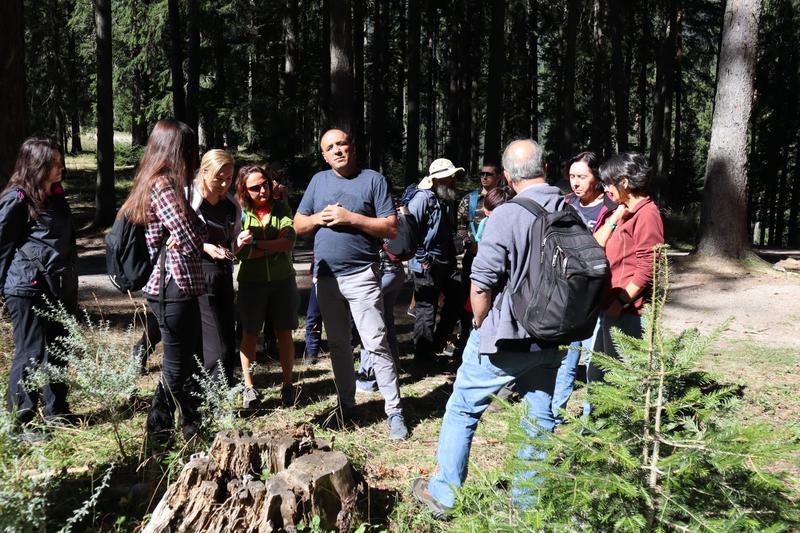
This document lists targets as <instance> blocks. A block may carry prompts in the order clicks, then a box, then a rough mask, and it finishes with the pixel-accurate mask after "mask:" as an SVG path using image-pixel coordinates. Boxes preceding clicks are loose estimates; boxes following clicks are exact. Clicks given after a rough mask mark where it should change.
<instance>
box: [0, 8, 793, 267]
mask: <svg viewBox="0 0 800 533" xmlns="http://www.w3.org/2000/svg"><path fill="white" fill-rule="evenodd" d="M728 4H729V6H728V7H729V8H735V7H737V5H739V4H745V8H746V9H748V10H750V11H751V13H755V15H754V16H753V15H750V17H751V18H753V19H754V20H753V21H752V22H753V23H752V24H750V25H749V26H748V27H747V28H744V29H743V28H736V29H735V32H736V33H739V34H744V40H747V39H749V41H748V42H747V43H744V44H743V49H745V50H749V51H750V52H754V53H755V55H754V57H753V58H752V59H751V60H750V61H754V65H750V66H749V70H748V72H752V76H751V79H744V80H741V82H743V83H745V84H752V86H751V87H750V89H749V90H750V92H751V93H752V98H751V99H750V100H751V103H752V112H751V113H749V114H748V115H749V116H748V118H747V121H746V122H745V123H737V124H736V125H735V127H734V129H735V130H738V131H739V133H740V134H741V135H746V147H745V148H744V149H745V150H746V153H744V154H743V156H744V157H746V161H745V163H746V164H745V165H743V166H742V167H741V168H742V171H743V172H746V176H740V177H739V178H737V179H739V181H737V182H736V185H735V188H737V189H739V196H741V200H737V202H736V207H735V208H734V206H733V205H731V204H729V203H725V202H724V201H723V200H721V199H720V197H721V194H722V193H719V192H717V193H716V194H715V195H714V196H715V198H714V199H712V200H709V201H714V200H716V201H721V202H722V203H721V204H718V207H719V208H730V209H731V210H732V211H737V213H736V216H737V217H739V218H741V223H737V224H738V225H740V226H743V228H742V232H741V233H743V235H742V236H741V239H740V240H741V241H742V244H740V245H739V248H740V249H741V247H742V246H744V245H745V244H746V245H750V244H755V245H761V246H772V247H781V246H787V245H788V246H793V247H796V246H798V243H800V233H798V230H799V229H800V226H798V208H800V142H799V141H800V137H799V136H798V133H797V132H798V127H797V126H798V119H799V117H798V98H797V95H796V93H797V87H798V80H800V63H799V62H798V51H797V47H796V43H797V42H798V41H799V39H798V31H799V30H798V24H797V22H798V20H797V19H798V9H797V8H798V2H797V1H796V0H764V1H763V3H762V2H733V1H732V2H728ZM725 8H726V6H725V3H724V2H721V1H718V0H629V1H623V0H568V1H566V2H552V1H548V0H495V1H491V2H482V1H479V0H385V1H363V0H337V1H334V0H323V1H306V0H286V1H270V0H225V1H213V2H212V1H208V0H93V1H89V0H36V1H33V0H25V1H23V0H10V1H6V2H3V7H2V8H0V15H2V24H3V26H4V31H3V32H2V33H3V34H2V36H0V39H2V41H1V42H0V47H1V48H0V49H2V50H3V54H2V57H3V58H4V62H3V71H2V73H0V90H1V91H2V94H3V104H2V105H3V107H4V108H5V109H3V110H2V113H0V115H2V117H0V145H1V146H2V155H1V156H0V167H2V168H3V171H4V172H6V173H7V172H8V170H9V167H10V165H11V161H13V156H14V153H15V147H16V146H18V144H19V142H20V140H21V139H22V138H24V136H26V135H30V134H37V135H50V136H53V137H55V138H57V139H60V141H61V143H62V144H63V145H64V146H66V147H68V150H69V151H70V152H71V153H78V152H80V151H81V149H82V146H81V140H80V139H81V137H80V134H81V132H82V131H85V130H91V131H96V133H97V139H98V144H97V146H98V149H97V160H98V173H99V176H98V191H97V198H98V204H97V214H96V217H95V221H96V222H97V223H98V224H99V225H101V226H102V225H105V224H108V223H109V221H110V220H111V219H113V214H114V212H115V206H116V205H118V204H119V202H120V199H119V198H117V199H114V193H113V185H110V184H112V183H113V167H112V166H111V165H112V162H113V161H114V159H115V156H114V155H113V152H114V150H115V149H116V151H117V156H116V157H117V159H119V158H120V157H121V156H123V157H124V156H127V157H128V159H132V160H133V162H135V159H136V154H137V153H139V152H137V150H140V147H141V146H142V145H143V144H144V143H145V142H146V140H147V135H148V131H149V128H150V127H152V125H153V124H154V123H155V121H156V120H158V119H159V118H163V117H168V116H173V117H176V118H178V119H181V120H184V121H186V122H187V123H188V124H190V125H191V126H192V127H193V128H195V129H196V131H197V133H198V142H199V145H200V147H201V150H202V149H208V148H214V147H223V148H227V149H230V150H233V151H247V152H255V153H261V154H263V155H264V156H265V157H266V158H267V159H268V160H270V161H271V162H272V163H275V164H277V166H279V167H280V168H283V169H285V170H286V171H287V172H288V174H289V175H290V176H291V178H292V180H293V182H294V183H295V184H296V186H298V187H303V186H304V185H305V183H306V182H307V180H308V178H309V177H310V173H311V167H313V166H316V165H318V164H319V163H318V159H316V158H315V157H316V156H315V154H316V151H317V146H316V144H317V139H318V136H319V134H320V131H321V130H322V129H323V128H325V127H328V126H331V125H338V126H342V127H345V128H347V129H348V130H349V131H351V132H352V133H353V136H354V138H355V140H356V144H357V146H358V153H359V154H360V158H361V160H362V164H363V165H366V166H368V167H370V168H373V169H376V170H379V171H381V172H383V173H384V174H385V175H387V176H388V177H389V178H390V179H391V180H392V182H393V183H394V184H395V186H398V187H399V186H400V185H402V184H404V183H410V182H413V181H416V180H417V179H418V178H419V176H420V172H421V171H422V170H424V169H425V168H427V165H428V163H429V162H430V161H432V160H433V159H435V158H437V157H448V158H450V159H452V160H453V161H455V162H456V164H457V165H460V166H464V167H465V168H467V170H468V175H474V174H475V171H476V169H477V168H478V165H480V164H482V163H483V162H484V161H492V160H497V159H498V158H499V155H500V151H501V149H502V146H503V145H504V143H506V142H507V141H509V140H512V139H514V138H518V137H527V136H530V137H533V138H535V139H539V140H541V141H542V143H543V144H544V146H545V147H546V149H547V151H548V163H549V165H548V168H549V173H550V179H551V181H553V182H557V181H558V180H559V177H560V174H561V172H562V168H561V166H562V165H561V162H563V161H564V160H566V159H568V158H569V157H570V156H571V155H574V154H575V153H577V152H579V151H582V150H587V149H589V150H593V151H595V152H597V153H599V154H601V155H602V156H607V155H609V154H611V153H614V152H618V151H625V150H636V151H640V152H642V153H644V154H646V155H647V156H648V157H649V159H650V161H651V164H652V166H653V169H654V176H655V187H654V190H653V191H652V192H653V195H654V196H655V198H656V199H657V200H658V203H659V205H660V206H661V208H662V210H663V211H664V212H665V214H667V215H668V220H674V221H675V224H673V225H672V226H673V227H675V228H679V229H678V230H676V231H677V233H678V235H677V236H675V238H674V239H673V240H676V241H683V242H686V243H688V244H694V243H695V239H696V229H697V224H698V221H697V220H698V216H699V212H700V209H699V206H700V203H701V201H702V199H703V191H704V184H705V176H706V170H707V169H706V163H707V160H708V155H709V145H710V140H711V130H712V115H713V113H714V107H715V95H716V93H717V84H718V79H719V78H720V73H721V72H723V71H725V70H726V69H728V67H729V65H721V63H720V58H721V57H722V55H721V54H722V47H723V22H724V18H723V12H724V10H725ZM759 14H760V16H759ZM749 33H752V35H747V34H749ZM739 44H742V43H739ZM729 59H731V58H730V57H729ZM736 59H737V58H735V57H733V58H732V59H731V60H732V61H736ZM113 131H122V132H129V134H130V139H131V141H130V146H123V145H119V144H118V145H117V146H116V147H115V145H114V142H113V137H112V135H113V133H112V132H113ZM120 152H121V153H120ZM712 170H713V169H712ZM712 173H713V172H712ZM725 195H726V196H727V195H728V193H725ZM734 196H736V194H734ZM715 211H719V209H715ZM745 212H746V218H745ZM745 224H746V225H745ZM668 225H670V224H669V223H668ZM704 225H705V224H704ZM717 251H719V250H717ZM739 251H740V250H739ZM738 253H739V252H736V254H738Z"/></svg>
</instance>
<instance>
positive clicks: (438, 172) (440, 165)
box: [417, 158, 464, 189]
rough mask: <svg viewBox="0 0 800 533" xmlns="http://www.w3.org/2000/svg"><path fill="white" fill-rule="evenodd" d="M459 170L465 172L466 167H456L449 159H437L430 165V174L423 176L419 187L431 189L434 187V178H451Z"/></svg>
mask: <svg viewBox="0 0 800 533" xmlns="http://www.w3.org/2000/svg"><path fill="white" fill-rule="evenodd" d="M459 172H464V169H463V168H461V167H456V166H455V165H453V162H452V161H450V160H449V159H445V158H440V159H436V160H434V162H433V163H431V166H430V167H428V175H427V176H425V177H424V178H422V180H421V181H420V182H419V185H417V189H430V188H431V187H433V180H435V179H443V178H449V177H450V176H453V175H455V174H458V173H459Z"/></svg>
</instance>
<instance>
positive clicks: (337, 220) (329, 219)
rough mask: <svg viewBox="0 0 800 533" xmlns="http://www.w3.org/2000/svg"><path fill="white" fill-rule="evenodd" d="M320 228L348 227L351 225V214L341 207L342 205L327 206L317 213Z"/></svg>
mask: <svg viewBox="0 0 800 533" xmlns="http://www.w3.org/2000/svg"><path fill="white" fill-rule="evenodd" d="M317 215H318V216H319V220H318V223H319V225H320V226H325V227H331V226H349V225H351V224H352V223H353V212H352V211H349V210H347V209H345V208H344V207H342V204H340V203H336V204H328V206H327V207H326V208H325V209H323V210H322V211H320V212H319V213H317Z"/></svg>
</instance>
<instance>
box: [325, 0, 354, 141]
mask: <svg viewBox="0 0 800 533" xmlns="http://www.w3.org/2000/svg"><path fill="white" fill-rule="evenodd" d="M350 5H351V0H339V1H338V2H337V3H336V7H335V9H329V15H330V32H331V42H330V58H331V70H330V73H331V85H330V87H331V101H330V105H331V107H330V117H331V124H330V125H331V126H332V127H336V128H341V129H342V130H344V131H347V132H350V133H351V134H352V132H353V125H354V124H353V86H354V81H353V36H352V31H351V27H350V23H351V20H350V18H351V17H350V11H351V10H350Z"/></svg>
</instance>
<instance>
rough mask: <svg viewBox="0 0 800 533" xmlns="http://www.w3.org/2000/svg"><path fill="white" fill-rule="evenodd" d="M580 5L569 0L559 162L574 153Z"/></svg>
mask: <svg viewBox="0 0 800 533" xmlns="http://www.w3.org/2000/svg"><path fill="white" fill-rule="evenodd" d="M580 7H581V2H580V0H568V2H567V31H566V36H565V39H566V44H565V45H566V51H565V53H564V60H563V64H562V68H561V79H562V85H561V120H562V123H561V135H560V139H559V153H558V154H556V157H557V159H556V160H557V161H558V162H561V161H563V160H565V159H566V158H567V157H570V156H571V155H572V152H573V143H574V142H575V54H576V39H577V35H578V15H580V13H579V11H580Z"/></svg>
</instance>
